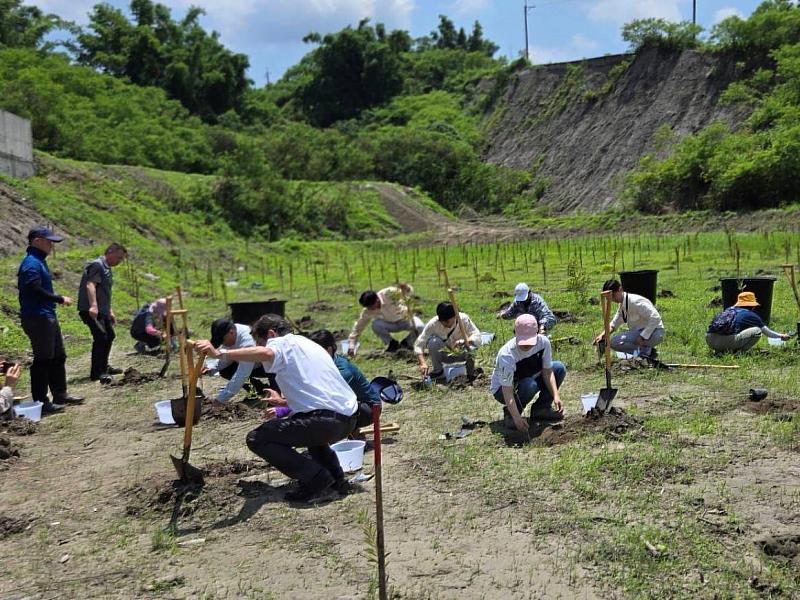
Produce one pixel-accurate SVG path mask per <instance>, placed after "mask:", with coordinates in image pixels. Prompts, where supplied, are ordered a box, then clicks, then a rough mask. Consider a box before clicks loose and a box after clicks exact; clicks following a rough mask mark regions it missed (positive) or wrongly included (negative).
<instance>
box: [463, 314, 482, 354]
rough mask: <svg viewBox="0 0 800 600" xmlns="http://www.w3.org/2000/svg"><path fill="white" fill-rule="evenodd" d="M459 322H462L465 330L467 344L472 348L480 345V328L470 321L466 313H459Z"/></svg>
mask: <svg viewBox="0 0 800 600" xmlns="http://www.w3.org/2000/svg"><path fill="white" fill-rule="evenodd" d="M461 322H462V323H464V329H466V331H467V344H468V345H470V346H472V347H473V348H477V347H478V346H480V345H481V330H480V329H478V326H477V325H475V323H473V322H472V319H470V318H469V317H468V316H467V315H463V314H462V315H461Z"/></svg>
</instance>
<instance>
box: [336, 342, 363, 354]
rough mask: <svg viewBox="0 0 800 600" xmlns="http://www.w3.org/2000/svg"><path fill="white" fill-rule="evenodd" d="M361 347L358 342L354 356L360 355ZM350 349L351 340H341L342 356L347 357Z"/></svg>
mask: <svg viewBox="0 0 800 600" xmlns="http://www.w3.org/2000/svg"><path fill="white" fill-rule="evenodd" d="M359 347H361V342H356V346H355V348H353V353H354V354H358V349H359ZM349 348H350V340H339V349H340V350H341V352H342V354H345V355H346V354H347V351H348V349H349Z"/></svg>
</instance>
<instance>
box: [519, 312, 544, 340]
mask: <svg viewBox="0 0 800 600" xmlns="http://www.w3.org/2000/svg"><path fill="white" fill-rule="evenodd" d="M514 335H516V337H517V344H523V345H525V346H533V345H534V344H536V342H537V340H538V339H539V323H538V321H537V320H536V317H534V316H533V315H520V316H518V317H517V320H516V321H514Z"/></svg>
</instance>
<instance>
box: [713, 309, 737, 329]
mask: <svg viewBox="0 0 800 600" xmlns="http://www.w3.org/2000/svg"><path fill="white" fill-rule="evenodd" d="M735 332H736V309H735V308H734V307H732V306H731V307H730V308H726V309H725V310H723V311H722V312H720V313H717V314H716V315H714V318H713V319H711V325H709V326H708V333H718V334H720V335H733V334H734V333H735Z"/></svg>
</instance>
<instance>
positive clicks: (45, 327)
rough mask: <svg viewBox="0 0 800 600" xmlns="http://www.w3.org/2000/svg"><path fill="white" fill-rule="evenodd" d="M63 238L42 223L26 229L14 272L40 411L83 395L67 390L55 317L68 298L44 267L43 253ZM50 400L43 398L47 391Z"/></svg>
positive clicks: (73, 401)
mask: <svg viewBox="0 0 800 600" xmlns="http://www.w3.org/2000/svg"><path fill="white" fill-rule="evenodd" d="M63 239H64V238H63V237H61V236H60V235H56V234H55V233H53V232H52V231H51V230H50V229H48V228H47V227H45V226H44V225H39V226H37V227H34V228H33V229H31V230H30V231H29V232H28V249H27V254H26V256H25V258H24V259H23V260H22V263H21V264H20V266H19V271H17V289H18V290H19V309H20V310H19V314H20V318H21V321H22V329H23V331H25V334H26V335H27V336H28V338H29V339H30V341H31V347H32V349H33V364H32V365H31V399H32V400H33V401H34V402H41V403H42V404H43V406H42V413H45V414H47V413H53V412H57V411H59V410H61V409H63V408H64V404H77V403H80V402H83V398H82V397H79V396H72V395H70V394H68V393H67V372H66V362H67V354H66V352H64V340H63V338H62V337H61V327H60V325H59V324H58V318H57V317H56V305H57V304H62V305H64V306H69V305H71V304H72V298H70V297H69V296H60V295H58V294H56V293H54V292H53V278H52V276H51V275H50V269H49V268H48V267H47V256H48V255H49V254H50V253H51V252H52V251H53V244H54V243H58V242H60V241H62V240H63ZM48 388H49V389H50V393H51V394H52V396H53V401H52V402H51V401H50V399H49V398H48V397H47V390H48Z"/></svg>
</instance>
